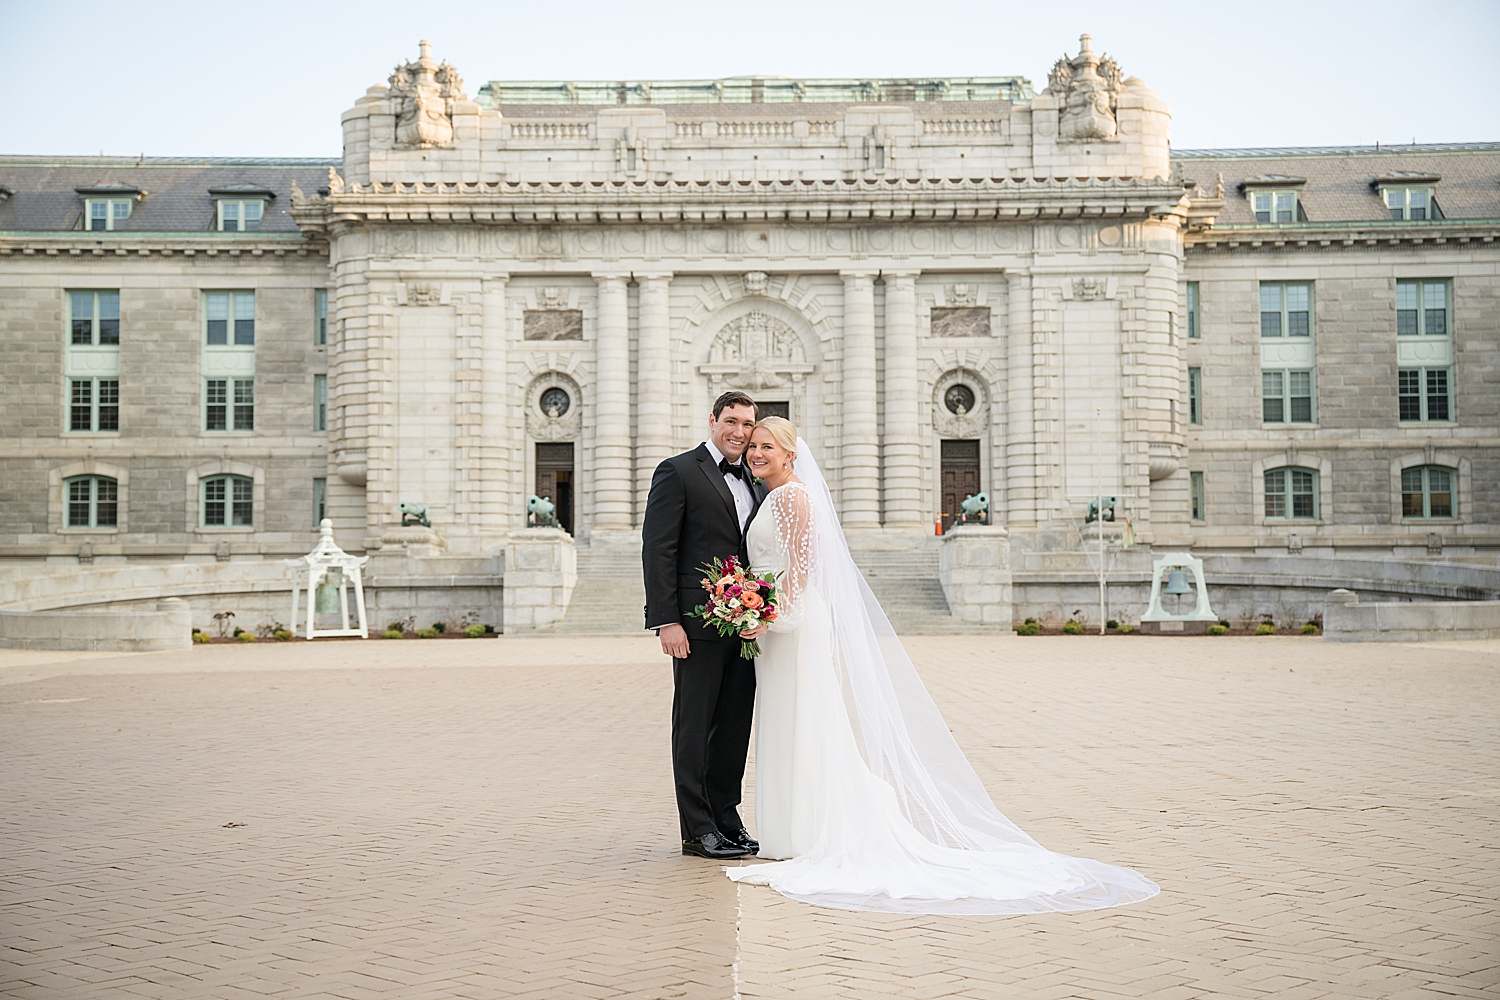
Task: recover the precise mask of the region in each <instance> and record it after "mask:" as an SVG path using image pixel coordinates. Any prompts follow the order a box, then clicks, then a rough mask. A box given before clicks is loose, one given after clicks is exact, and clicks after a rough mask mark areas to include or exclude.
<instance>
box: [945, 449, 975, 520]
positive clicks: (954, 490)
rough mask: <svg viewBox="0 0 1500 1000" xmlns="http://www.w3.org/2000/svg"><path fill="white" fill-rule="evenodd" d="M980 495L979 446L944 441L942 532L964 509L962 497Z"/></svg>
mask: <svg viewBox="0 0 1500 1000" xmlns="http://www.w3.org/2000/svg"><path fill="white" fill-rule="evenodd" d="M978 492H979V442H978V441H944V442H943V444H942V498H941V499H942V508H941V510H940V511H939V513H941V515H942V518H943V530H944V531H947V530H948V529H949V528H950V527H951V526H952V525H953V522H954V521H956V520H957V519H958V517H959V515H960V514H962V513H963V508H962V507H961V506H960V504H962V503H963V501H964V498H965V497H971V496H973V495H974V494H976V493H978Z"/></svg>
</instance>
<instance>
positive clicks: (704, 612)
mask: <svg viewBox="0 0 1500 1000" xmlns="http://www.w3.org/2000/svg"><path fill="white" fill-rule="evenodd" d="M703 573H704V576H703V589H704V590H706V591H707V592H708V600H707V602H705V603H703V604H700V605H698V606H697V607H696V608H694V609H693V611H692V616H693V617H696V618H702V619H703V621H704V623H705V624H708V625H711V626H713V627H714V628H716V629H718V630H719V635H721V636H724V637H725V638H728V637H729V636H731V635H737V636H739V637H740V638H741V639H743V640H744V641H743V642H741V643H740V656H741V657H742V658H743V659H746V660H750V659H754V658H755V657H756V656H758V655H759V654H760V644H759V643H758V642H756V641H755V640H757V639H758V638H760V636H761V635H763V634H764V633H765V631H766V629H767V628H769V627H770V624H771V622H774V621H775V620H776V614H777V605H778V603H779V599H778V595H777V593H776V578H775V577H774V576H773V575H771V574H770V573H767V574H765V575H764V576H755V575H754V574H752V573H751V572H750V571H749V570H748V569H746V568H745V567H744V566H741V565H740V560H739V557H738V556H730V557H729V558H728V559H715V560H714V561H713V562H712V563H711V564H709V565H707V566H705V567H703Z"/></svg>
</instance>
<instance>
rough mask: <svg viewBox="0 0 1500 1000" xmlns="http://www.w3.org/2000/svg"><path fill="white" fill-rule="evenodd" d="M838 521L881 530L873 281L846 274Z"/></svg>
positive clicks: (867, 274)
mask: <svg viewBox="0 0 1500 1000" xmlns="http://www.w3.org/2000/svg"><path fill="white" fill-rule="evenodd" d="M842 277H843V279H844V364H843V374H844V386H843V390H844V391H843V396H844V398H843V401H842V402H843V406H842V420H841V421H840V423H841V429H840V437H841V439H842V442H841V444H842V447H841V448H840V463H839V465H840V470H839V473H840V480H841V483H842V489H841V490H840V493H841V497H840V500H841V506H842V508H843V509H842V510H841V511H840V516H841V518H842V520H843V523H844V526H845V527H846V528H878V527H879V526H880V440H879V437H878V436H877V435H878V431H879V427H880V425H879V423H878V415H877V413H876V406H875V400H876V384H875V278H874V275H873V274H872V273H870V272H868V271H846V272H843V273H842Z"/></svg>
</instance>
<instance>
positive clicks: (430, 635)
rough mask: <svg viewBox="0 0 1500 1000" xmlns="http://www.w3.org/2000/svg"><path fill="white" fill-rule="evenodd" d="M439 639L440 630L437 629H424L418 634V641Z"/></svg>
mask: <svg viewBox="0 0 1500 1000" xmlns="http://www.w3.org/2000/svg"><path fill="white" fill-rule="evenodd" d="M437 637H438V630H437V629H435V628H424V629H422V630H421V631H420V632H418V633H417V638H418V639H436V638H437Z"/></svg>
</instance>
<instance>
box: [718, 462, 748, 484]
mask: <svg viewBox="0 0 1500 1000" xmlns="http://www.w3.org/2000/svg"><path fill="white" fill-rule="evenodd" d="M719 471H720V472H722V473H724V475H726V476H737V477H739V479H740V481H741V482H743V483H749V482H750V470H749V469H747V468H745V466H744V464H743V463H739V462H735V463H731V462H730V461H729V459H727V458H721V459H719Z"/></svg>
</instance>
